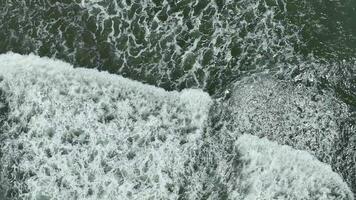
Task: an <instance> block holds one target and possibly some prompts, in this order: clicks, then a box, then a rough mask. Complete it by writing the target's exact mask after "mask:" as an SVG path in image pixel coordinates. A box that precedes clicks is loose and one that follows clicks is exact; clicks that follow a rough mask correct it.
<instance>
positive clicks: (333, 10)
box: [0, 0, 356, 197]
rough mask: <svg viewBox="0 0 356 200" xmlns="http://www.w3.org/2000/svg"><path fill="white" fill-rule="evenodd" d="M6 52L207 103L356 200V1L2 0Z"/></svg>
mask: <svg viewBox="0 0 356 200" xmlns="http://www.w3.org/2000/svg"><path fill="white" fill-rule="evenodd" d="M8 52H13V53H17V54H22V55H28V54H33V55H36V56H39V57H49V58H54V59H58V60H62V61H64V62H66V63H69V64H70V65H72V66H74V68H95V69H97V70H99V71H106V72H109V73H110V74H117V75H120V76H122V77H124V78H128V79H131V80H135V81H138V82H141V83H144V84H148V85H153V86H155V87H159V88H163V89H164V90H166V91H172V92H175V91H178V92H180V91H185V90H186V89H197V90H201V91H203V92H206V93H207V94H209V96H210V97H211V98H212V101H214V106H213V108H212V109H211V110H212V111H211V112H213V114H210V116H212V117H210V118H211V119H210V120H211V123H212V124H213V125H212V127H214V130H215V129H216V132H222V130H229V131H235V130H238V132H239V133H249V134H252V135H257V136H259V137H265V136H266V137H268V138H269V139H270V140H273V141H276V142H278V143H279V144H283V145H289V146H292V147H293V148H295V149H301V150H306V151H309V152H311V153H312V154H314V155H315V156H316V157H317V158H318V159H319V160H320V161H322V162H324V163H327V164H330V165H331V167H332V169H333V171H336V172H337V173H338V174H339V175H340V176H341V177H342V178H343V179H344V180H345V181H346V182H347V184H348V186H349V187H350V188H351V189H352V191H353V192H354V193H355V192H356V187H355V186H356V172H355V170H356V168H355V163H356V161H355V160H356V154H355V152H356V150H355V149H356V1H355V0H313V1H308V0H211V1H205V0H122V1H119V0H62V1H54V0H27V1H25V0H0V54H5V53H8ZM5 60H6V59H5ZM1 64H2V63H0V65H1ZM0 69H1V67H0ZM0 74H1V72H0ZM0 92H1V90H0ZM2 96H4V95H3V94H2V93H0V100H1V99H2V98H5V97H2ZM167 98H168V97H167ZM1 109H2V107H1V104H0V111H3V112H5V111H4V109H2V110H1ZM214 109H215V110H214ZM221 113H224V114H221ZM294 113H296V114H294ZM231 119H232V120H231ZM266 132H269V133H266ZM281 133H283V135H281ZM296 133H298V134H296ZM293 134H295V135H297V136H295V135H293ZM237 135H239V134H237ZM229 137H230V136H229ZM231 137H232V138H233V137H235V136H231ZM236 137H237V136H236ZM286 138H287V139H286ZM303 138H313V139H310V140H309V142H308V141H304V140H303ZM335 138H337V139H335ZM218 140H224V139H221V138H220V137H219V139H218ZM321 143H322V144H323V145H324V146H323V145H320V144H321ZM318 145H320V146H318ZM333 163H334V164H333ZM335 163H336V164H335ZM0 197H1V195H0Z"/></svg>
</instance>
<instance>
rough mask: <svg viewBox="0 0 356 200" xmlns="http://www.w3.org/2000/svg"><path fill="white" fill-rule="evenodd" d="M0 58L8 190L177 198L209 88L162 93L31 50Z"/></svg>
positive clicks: (53, 195) (207, 103)
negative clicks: (5, 102) (27, 53)
mask: <svg viewBox="0 0 356 200" xmlns="http://www.w3.org/2000/svg"><path fill="white" fill-rule="evenodd" d="M0 63H1V64H0V74H2V75H3V76H4V77H5V79H4V80H3V81H2V82H1V89H2V90H4V91H5V93H6V95H7V100H8V104H9V107H10V109H11V110H10V112H9V115H8V121H9V124H8V130H7V131H6V132H5V133H3V135H2V136H1V137H2V139H4V140H3V141H2V142H3V144H2V145H1V150H2V152H3V157H2V158H1V165H2V166H1V167H2V173H3V174H7V175H9V177H11V178H13V179H11V181H10V180H7V179H5V180H2V184H3V187H5V189H11V191H16V190H18V191H17V192H18V193H19V194H20V196H21V197H26V198H27V197H28V198H29V199H38V198H40V197H41V198H42V199H49V198H56V199H99V198H101V199H176V198H177V197H178V189H179V186H180V185H181V184H182V183H181V182H180V181H181V180H182V178H184V177H185V176H187V174H188V173H189V161H190V159H192V156H191V154H192V152H193V151H194V150H196V149H199V146H200V145H201V143H202V140H200V138H201V135H202V131H203V130H202V128H203V127H204V124H205V123H206V120H207V113H208V110H209V106H210V104H211V99H210V97H209V96H208V95H207V94H206V93H203V92H201V91H199V90H184V91H182V92H181V93H178V92H166V91H164V90H163V89H160V88H156V87H153V86H148V85H143V84H141V83H138V82H135V81H131V80H128V79H125V78H122V77H120V76H117V75H110V74H108V73H103V72H97V71H95V70H89V69H73V68H72V67H71V66H70V65H69V64H66V63H63V62H60V61H55V60H51V59H47V58H39V57H37V56H33V55H30V56H20V55H16V54H7V55H2V56H0ZM181 140H184V143H183V142H181ZM185 165H187V166H185ZM19 176H22V177H21V178H20V177H19ZM6 187H8V188H6Z"/></svg>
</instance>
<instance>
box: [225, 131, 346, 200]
mask: <svg viewBox="0 0 356 200" xmlns="http://www.w3.org/2000/svg"><path fill="white" fill-rule="evenodd" d="M236 147H237V149H238V151H239V152H240V154H241V155H242V156H241V157H240V162H242V163H243V165H242V169H241V172H240V174H239V178H238V179H237V180H233V181H231V182H235V186H236V187H237V188H238V189H237V190H235V191H233V192H231V193H230V196H229V197H230V199H251V200H252V199H261V200H263V199H266V200H268V199H353V196H352V195H353V194H352V192H351V191H350V190H349V189H348V187H347V185H346V183H345V182H343V180H342V179H341V178H340V176H339V175H338V174H337V173H335V172H332V170H331V168H330V166H329V165H326V164H324V163H321V162H319V161H318V160H317V159H316V158H315V157H313V156H311V155H310V154H309V153H307V152H305V151H298V150H295V149H292V148H291V147H289V146H284V145H283V146H282V145H278V144H277V143H276V142H271V141H269V140H267V139H266V138H264V139H259V138H258V137H256V136H251V135H247V134H246V135H243V136H241V137H239V139H238V140H237V141H236ZM231 185H234V184H231ZM240 191H244V193H242V192H240ZM241 194H243V196H241Z"/></svg>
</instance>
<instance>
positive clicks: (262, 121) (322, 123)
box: [228, 77, 356, 189]
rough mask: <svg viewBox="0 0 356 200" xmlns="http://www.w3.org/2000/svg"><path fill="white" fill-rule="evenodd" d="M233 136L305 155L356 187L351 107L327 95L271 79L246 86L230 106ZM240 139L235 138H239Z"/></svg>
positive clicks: (241, 86)
mask: <svg viewBox="0 0 356 200" xmlns="http://www.w3.org/2000/svg"><path fill="white" fill-rule="evenodd" d="M228 110H229V111H228V113H230V114H231V115H229V116H231V118H232V119H231V120H230V121H229V122H228V123H229V125H230V126H231V129H233V130H234V133H236V134H237V135H239V134H245V133H247V134H252V135H256V136H258V137H267V138H268V139H270V140H273V141H277V142H278V143H279V144H286V145H290V146H292V147H293V148H295V149H300V150H306V151H308V152H310V153H312V154H313V155H315V156H316V157H317V158H318V159H319V160H320V161H322V162H325V163H328V164H330V165H331V166H332V168H333V170H335V171H337V172H338V173H339V174H341V175H342V176H343V177H344V179H345V180H346V181H347V182H348V183H349V186H351V187H353V188H354V189H356V188H355V183H356V182H355V181H356V174H355V173H356V160H355V155H356V138H355V135H354V134H353V133H354V132H355V130H354V127H352V126H351V125H350V123H349V120H350V119H352V118H351V117H350V112H349V108H348V107H347V105H346V104H345V103H343V102H341V101H339V100H338V99H337V98H335V97H334V95H333V94H332V93H330V92H328V91H320V90H317V89H316V88H314V87H306V86H304V85H303V84H299V83H296V84H294V83H290V82H286V81H278V80H273V79H270V78H268V77H265V78H259V79H256V80H252V79H250V80H248V81H244V82H241V83H240V84H238V85H237V86H236V87H235V91H234V92H233V94H232V98H231V99H230V101H229V104H228ZM236 134H235V135H236Z"/></svg>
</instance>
